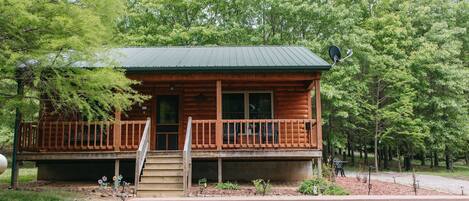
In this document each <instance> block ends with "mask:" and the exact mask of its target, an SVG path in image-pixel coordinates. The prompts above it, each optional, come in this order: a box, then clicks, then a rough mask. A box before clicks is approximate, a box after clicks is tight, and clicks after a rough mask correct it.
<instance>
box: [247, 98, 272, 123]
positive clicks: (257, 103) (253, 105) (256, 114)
mask: <svg viewBox="0 0 469 201" xmlns="http://www.w3.org/2000/svg"><path fill="white" fill-rule="evenodd" d="M270 118H272V94H271V93H250V94H249V119H270Z"/></svg>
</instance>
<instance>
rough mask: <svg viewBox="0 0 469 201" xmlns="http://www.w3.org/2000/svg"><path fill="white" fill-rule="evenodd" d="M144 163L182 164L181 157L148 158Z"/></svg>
mask: <svg viewBox="0 0 469 201" xmlns="http://www.w3.org/2000/svg"><path fill="white" fill-rule="evenodd" d="M145 163H146V164H149V163H182V157H150V158H147V160H146V162H145Z"/></svg>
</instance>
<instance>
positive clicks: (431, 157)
mask: <svg viewBox="0 0 469 201" xmlns="http://www.w3.org/2000/svg"><path fill="white" fill-rule="evenodd" d="M433 163H434V161H433V152H430V168H432V169H433V166H434V164H433Z"/></svg>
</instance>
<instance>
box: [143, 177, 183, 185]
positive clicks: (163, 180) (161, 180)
mask: <svg viewBox="0 0 469 201" xmlns="http://www.w3.org/2000/svg"><path fill="white" fill-rule="evenodd" d="M182 181H183V178H182V176H145V175H143V176H142V177H141V178H140V183H182Z"/></svg>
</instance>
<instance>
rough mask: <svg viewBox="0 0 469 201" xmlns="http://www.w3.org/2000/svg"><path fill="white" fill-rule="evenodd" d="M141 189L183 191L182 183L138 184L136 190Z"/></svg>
mask: <svg viewBox="0 0 469 201" xmlns="http://www.w3.org/2000/svg"><path fill="white" fill-rule="evenodd" d="M141 189H160V190H161V189H183V184H182V183H139V184H138V190H141Z"/></svg>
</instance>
